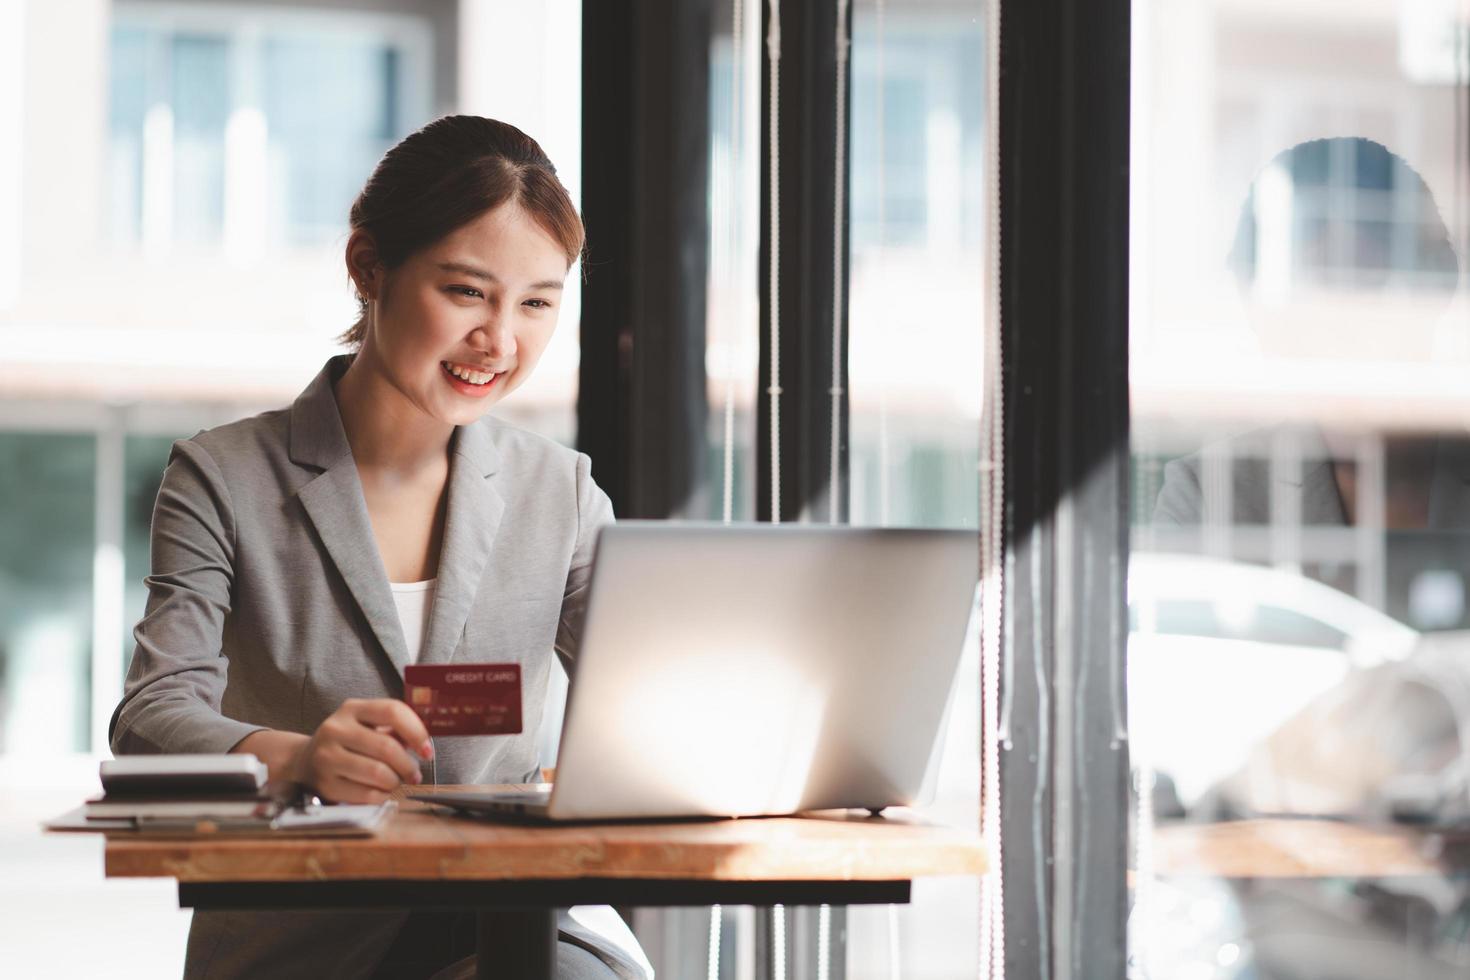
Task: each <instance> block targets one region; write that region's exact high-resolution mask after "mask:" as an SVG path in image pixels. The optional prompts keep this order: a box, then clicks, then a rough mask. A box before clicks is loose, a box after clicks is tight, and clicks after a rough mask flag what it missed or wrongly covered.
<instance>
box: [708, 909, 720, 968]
mask: <svg viewBox="0 0 1470 980" xmlns="http://www.w3.org/2000/svg"><path fill="white" fill-rule="evenodd" d="M721 914H722V910H721V908H720V907H719V906H718V905H711V906H710V909H709V965H708V967H707V968H706V972H705V976H707V977H708V978H709V980H720V925H721V923H720V916H721Z"/></svg>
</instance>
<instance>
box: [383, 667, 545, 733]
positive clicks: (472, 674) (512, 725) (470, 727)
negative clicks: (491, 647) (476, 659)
mask: <svg viewBox="0 0 1470 980" xmlns="http://www.w3.org/2000/svg"><path fill="white" fill-rule="evenodd" d="M403 700H404V701H407V702H408V706H409V707H410V708H412V709H413V710H414V713H415V714H417V715H418V716H419V717H420V718H422V719H423V722H424V725H425V727H427V728H428V729H429V734H430V735H518V734H520V731H521V665H520V664H411V665H409V666H408V667H405V668H404V671H403Z"/></svg>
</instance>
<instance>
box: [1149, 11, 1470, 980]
mask: <svg viewBox="0 0 1470 980" xmlns="http://www.w3.org/2000/svg"><path fill="white" fill-rule="evenodd" d="M1434 6H1435V5H1426V4H1417V3H1409V2H1404V3H1394V2H1384V3H1380V4H1374V5H1368V6H1365V7H1361V9H1360V8H1354V9H1353V14H1352V16H1347V14H1346V13H1345V9H1346V8H1338V9H1335V10H1333V11H1330V12H1329V11H1326V10H1324V9H1322V8H1318V7H1316V6H1314V5H1312V4H1309V3H1306V2H1295V0H1293V2H1289V3H1287V4H1285V5H1284V7H1283V6H1282V5H1277V7H1276V8H1273V9H1272V10H1271V11H1270V12H1268V11H1267V10H1266V8H1264V7H1261V6H1259V5H1255V4H1251V3H1248V2H1245V0H1187V2H1184V3H1168V2H1162V0H1137V2H1136V3H1135V4H1134V16H1135V30H1136V33H1135V37H1136V47H1135V61H1134V72H1135V97H1134V107H1133V113H1134V119H1135V125H1136V127H1137V128H1136V129H1135V143H1134V169H1135V173H1134V185H1133V214H1132V238H1133V259H1132V266H1133V275H1134V281H1133V284H1132V304H1133V323H1132V351H1131V360H1132V366H1131V374H1132V389H1133V403H1134V445H1133V488H1134V511H1133V522H1134V529H1133V546H1134V556H1133V563H1132V567H1131V569H1130V575H1129V587H1130V588H1129V604H1130V619H1131V635H1130V640H1129V647H1128V649H1129V714H1130V726H1131V755H1132V759H1133V764H1134V770H1135V787H1136V789H1137V811H1136V814H1135V816H1136V820H1135V832H1136V838H1135V843H1136V846H1137V851H1136V855H1135V856H1136V873H1135V879H1134V880H1135V888H1134V894H1133V898H1134V906H1133V915H1132V920H1131V922H1130V961H1131V964H1132V969H1133V971H1134V975H1136V976H1138V977H1157V978H1165V977H1169V978H1172V977H1184V976H1189V977H1202V978H1203V977H1218V978H1227V977H1228V978H1241V980H1245V978H1250V980H1277V978H1279V980H1285V978H1297V977H1333V978H1343V980H1357V978H1361V980H1367V978H1380V977H1436V978H1437V977H1449V976H1459V975H1463V972H1464V969H1465V968H1466V965H1467V964H1470V947H1467V946H1466V944H1465V940H1464V937H1465V935H1466V931H1465V929H1464V928H1463V925H1464V923H1465V922H1466V921H1467V920H1466V911H1467V910H1470V891H1467V889H1466V886H1465V884H1464V882H1465V878H1464V876H1463V875H1462V874H1455V873H1454V870H1455V867H1456V865H1457V864H1462V862H1461V861H1460V859H1458V858H1452V859H1448V860H1446V861H1445V862H1444V863H1443V865H1442V872H1443V873H1432V871H1433V867H1434V866H1433V865H1432V864H1431V865H1429V868H1430V869H1431V873H1424V871H1423V870H1422V869H1423V867H1424V866H1423V865H1420V866H1419V868H1420V870H1419V871H1418V872H1416V873H1414V874H1406V873H1405V871H1406V868H1407V867H1408V866H1407V865H1405V864H1403V863H1398V864H1395V863H1394V862H1392V861H1384V860H1382V857H1383V855H1384V854H1385V853H1387V852H1386V851H1385V850H1383V848H1384V847H1385V846H1386V845H1385V842H1394V841H1398V842H1401V843H1403V844H1404V846H1406V847H1407V848H1408V852H1409V853H1415V852H1416V850H1415V849H1416V848H1432V847H1433V846H1434V845H1433V843H1432V840H1433V837H1434V835H1435V834H1436V833H1437V832H1438V830H1439V829H1440V828H1444V827H1448V826H1453V825H1455V824H1456V823H1458V822H1460V821H1463V820H1465V819H1467V818H1470V756H1467V755H1466V752H1467V749H1470V739H1467V738H1466V737H1462V732H1463V733H1464V734H1465V735H1470V697H1467V696H1466V694H1465V692H1470V639H1467V634H1465V633H1462V632H1460V631H1462V630H1464V629H1466V628H1467V627H1470V618H1467V609H1466V606H1467V602H1466V587H1467V583H1470V431H1467V427H1466V425H1465V419H1466V418H1470V413H1467V411H1466V410H1467V409H1470V401H1467V399H1470V387H1467V386H1466V384H1465V381H1464V379H1465V377H1466V371H1467V368H1470V365H1467V364H1466V363H1465V362H1466V359H1467V353H1470V342H1467V341H1470V330H1467V326H1466V318H1465V308H1464V302H1463V299H1462V294H1461V283H1462V275H1461V270H1462V267H1463V265H1464V263H1463V261H1462V259H1461V256H1462V255H1463V254H1464V248H1465V243H1466V208H1465V204H1466V201H1465V200H1464V188H1465V186H1466V185H1465V180H1466V178H1467V176H1470V172H1467V167H1466V162H1467V161H1466V156H1465V153H1464V150H1463V148H1462V147H1461V146H1460V145H1458V144H1460V143H1462V142H1463V140H1464V133H1465V131H1466V130H1465V121H1466V120H1465V118H1464V109H1463V87H1464V78H1463V71H1462V70H1461V69H1462V66H1461V65H1460V64H1459V62H1458V61H1456V60H1454V59H1453V58H1452V59H1451V60H1450V62H1449V67H1448V69H1447V70H1441V69H1442V68H1443V67H1444V66H1442V65H1430V64H1428V63H1427V62H1426V61H1425V60H1424V59H1425V58H1428V59H1429V60H1430V61H1434V56H1433V55H1432V53H1430V54H1426V53H1425V49H1423V48H1421V47H1419V46H1418V42H1417V41H1416V39H1415V38H1416V34H1417V32H1419V31H1420V29H1421V28H1422V27H1423V25H1424V21H1425V18H1426V17H1428V18H1429V19H1430V20H1433V21H1434V25H1433V30H1434V32H1436V35H1437V36H1440V37H1446V38H1455V37H1458V38H1459V39H1460V40H1459V41H1458V42H1456V43H1457V44H1459V45H1463V43H1464V40H1465V38H1466V37H1470V34H1467V33H1466V22H1465V20H1464V14H1463V12H1457V8H1456V7H1455V6H1454V5H1439V7H1436V8H1435V9H1436V10H1437V11H1438V12H1437V13H1434V12H1432V11H1430V8H1431V7H1434ZM1435 18H1439V19H1438V20H1435ZM1420 40H1422V38H1420ZM1431 69H1432V70H1431ZM1456 88H1458V89H1459V90H1460V91H1459V93H1458V94H1457V92H1456ZM1283 818H1288V819H1283ZM1304 818H1306V819H1305V821H1304ZM1223 821H1231V822H1230V823H1223ZM1404 835H1409V836H1407V837H1405V836H1404ZM1419 853H1423V852H1422V851H1420V852H1419Z"/></svg>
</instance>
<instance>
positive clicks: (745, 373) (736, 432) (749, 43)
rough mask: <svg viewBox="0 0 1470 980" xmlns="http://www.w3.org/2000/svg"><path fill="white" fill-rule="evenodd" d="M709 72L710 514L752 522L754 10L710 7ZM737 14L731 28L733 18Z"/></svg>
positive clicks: (756, 226)
mask: <svg viewBox="0 0 1470 980" xmlns="http://www.w3.org/2000/svg"><path fill="white" fill-rule="evenodd" d="M714 12H715V18H714V22H713V29H714V32H713V36H712V38H711V41H710V59H709V66H710V76H709V126H710V134H709V195H710V215H709V217H710V220H709V235H710V237H709V277H708V283H707V293H706V297H707V299H706V304H705V306H706V312H705V330H706V337H707V338H708V340H707V344H708V354H707V357H706V371H707V372H708V376H709V398H710V411H709V456H708V467H707V469H706V470H705V472H706V473H708V474H709V477H710V478H709V480H708V484H709V486H710V487H711V492H709V493H707V494H705V495H704V497H705V499H706V500H708V513H707V514H706V515H699V514H691V515H690V516H692V517H699V516H706V517H708V518H710V519H711V520H731V521H753V520H755V457H754V454H755V440H756V434H755V430H756V418H755V409H756V402H755V395H756V389H757V386H758V384H759V382H758V372H759V351H760V337H759V333H760V320H759V318H760V310H759V303H758V299H757V287H756V282H757V276H758V274H759V273H758V271H757V269H756V263H757V260H758V252H759V248H760V214H759V209H760V180H761V175H760V140H761V137H760V120H761V104H760V98H761V95H760V93H761V78H760V74H761V57H760V44H761V36H760V8H759V5H758V4H750V3H728V2H726V3H719V4H716V5H715V8H714ZM736 17H741V18H742V21H741V22H740V23H739V24H738V25H737V24H736V23H735V18H736Z"/></svg>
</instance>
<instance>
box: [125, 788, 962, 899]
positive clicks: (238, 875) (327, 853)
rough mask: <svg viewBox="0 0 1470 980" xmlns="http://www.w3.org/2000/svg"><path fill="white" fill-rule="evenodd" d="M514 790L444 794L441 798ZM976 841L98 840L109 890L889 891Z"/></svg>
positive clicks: (666, 832)
mask: <svg viewBox="0 0 1470 980" xmlns="http://www.w3.org/2000/svg"><path fill="white" fill-rule="evenodd" d="M517 788H520V787H511V786H507V787H466V786H442V787H438V789H440V790H446V791H447V790H466V789H517ZM985 868H986V862H985V853H984V848H983V846H982V844H981V842H980V838H979V835H978V834H976V833H974V832H971V831H963V830H955V829H950V828H945V827H939V826H935V825H933V824H930V823H926V822H925V821H924V820H923V819H922V818H920V817H918V816H915V815H913V814H912V813H909V812H907V811H902V810H897V811H893V812H892V815H885V816H884V817H881V818H878V819H872V818H869V817H868V816H867V815H866V814H865V813H862V812H860V811H859V812H852V811H843V812H830V813H820V814H811V815H804V816H801V817H770V818H759V819H742V820H699V821H665V822H657V823H615V824H583V825H574V826H527V825H517V824H509V823H495V822H491V821H485V820H471V819H465V818H461V817H456V816H452V815H448V814H447V813H446V812H445V811H443V810H441V809H439V808H435V807H429V806H426V805H424V804H420V803H415V802H413V801H410V800H404V801H403V802H402V803H401V808H400V810H399V812H398V813H397V814H395V815H394V817H393V818H392V821H391V822H390V824H389V825H388V826H387V827H386V828H385V829H384V830H383V832H382V833H380V834H379V835H378V836H377V837H375V838H369V839H329V838H316V839H307V838H297V839H270V838H264V839H262V838H253V839H237V840H223V839H208V838H187V839H174V840H140V839H129V838H128V837H127V836H126V835H125V834H110V835H109V836H108V840H107V847H106V872H107V875H108V877H114V878H116V877H127V878H136V877H143V878H159V877H162V878H176V879H178V880H179V881H185V882H224V881H327V880H351V879H405V880H455V879H460V880H465V879H469V880H494V879H507V880H509V879H560V878H585V877H598V878H669V879H679V878H684V879H697V880H715V881H783V880H784V881H799V880H810V881H894V880H904V879H913V878H920V877H927V876H932V875H978V874H983V873H984V871H985Z"/></svg>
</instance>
